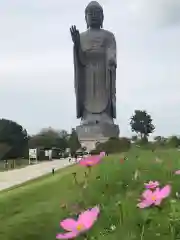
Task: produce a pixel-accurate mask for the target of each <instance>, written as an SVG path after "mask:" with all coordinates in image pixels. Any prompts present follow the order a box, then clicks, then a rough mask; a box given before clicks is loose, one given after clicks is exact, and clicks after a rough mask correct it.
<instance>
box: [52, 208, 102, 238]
mask: <svg viewBox="0 0 180 240" xmlns="http://www.w3.org/2000/svg"><path fill="white" fill-rule="evenodd" d="M99 212H100V210H99V207H98V206H96V207H94V208H92V209H89V210H87V211H85V212H82V213H81V214H80V215H79V217H78V219H77V220H74V219H72V218H67V219H65V220H63V221H62V222H60V226H61V227H62V228H63V229H65V230H67V231H68V232H66V233H59V234H57V235H56V239H71V238H75V237H77V236H79V235H80V234H81V233H84V232H86V231H88V230H89V229H90V228H91V227H92V226H93V225H94V223H95V221H96V220H97V218H98V215H99Z"/></svg>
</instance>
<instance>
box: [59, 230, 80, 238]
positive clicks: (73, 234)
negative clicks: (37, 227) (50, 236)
mask: <svg viewBox="0 0 180 240" xmlns="http://www.w3.org/2000/svg"><path fill="white" fill-rule="evenodd" d="M78 235H79V232H77V231H74V232H68V233H59V234H57V235H56V239H72V238H75V237H77V236H78Z"/></svg>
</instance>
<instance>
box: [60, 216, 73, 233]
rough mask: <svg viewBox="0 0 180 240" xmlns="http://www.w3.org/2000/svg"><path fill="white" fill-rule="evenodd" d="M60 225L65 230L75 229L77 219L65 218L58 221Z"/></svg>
mask: <svg viewBox="0 0 180 240" xmlns="http://www.w3.org/2000/svg"><path fill="white" fill-rule="evenodd" d="M60 226H61V227H62V228H63V229H65V230H67V231H73V230H75V229H76V226H77V221H75V220H74V219H72V218H67V219H65V220H63V221H61V222H60Z"/></svg>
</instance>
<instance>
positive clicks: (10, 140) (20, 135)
mask: <svg viewBox="0 0 180 240" xmlns="http://www.w3.org/2000/svg"><path fill="white" fill-rule="evenodd" d="M28 139H29V137H28V134H27V131H26V129H24V128H23V127H22V126H21V125H19V124H18V123H16V122H14V121H11V120H7V119H0V145H1V148H2V146H4V148H3V149H4V151H5V152H4V156H2V154H1V158H3V157H5V155H6V158H18V157H24V155H25V152H26V151H27V148H28ZM1 151H2V149H1Z"/></svg>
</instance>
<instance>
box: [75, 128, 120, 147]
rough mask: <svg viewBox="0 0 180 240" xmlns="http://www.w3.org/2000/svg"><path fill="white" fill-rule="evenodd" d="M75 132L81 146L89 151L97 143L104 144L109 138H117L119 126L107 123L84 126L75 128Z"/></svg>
mask: <svg viewBox="0 0 180 240" xmlns="http://www.w3.org/2000/svg"><path fill="white" fill-rule="evenodd" d="M76 132H77V135H78V139H79V141H80V143H81V145H82V146H83V147H86V148H87V150H88V151H91V150H93V149H94V148H95V147H96V144H97V143H103V142H106V141H107V140H108V139H109V138H111V137H118V136H119V126H118V125H115V124H109V123H97V124H84V125H80V126H77V127H76Z"/></svg>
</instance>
